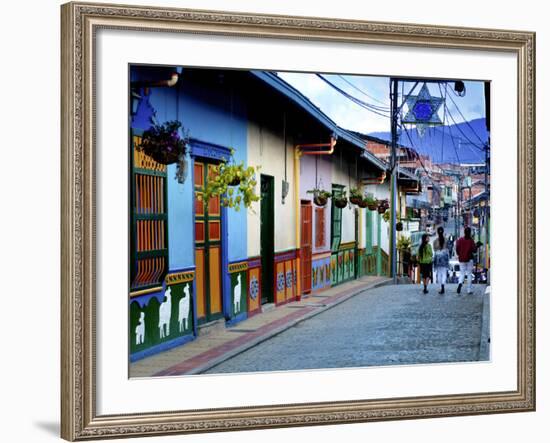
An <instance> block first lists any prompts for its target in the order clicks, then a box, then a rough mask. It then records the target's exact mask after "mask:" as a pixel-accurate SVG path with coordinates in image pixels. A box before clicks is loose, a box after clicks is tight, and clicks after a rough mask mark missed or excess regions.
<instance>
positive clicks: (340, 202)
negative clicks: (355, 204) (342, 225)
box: [332, 189, 348, 209]
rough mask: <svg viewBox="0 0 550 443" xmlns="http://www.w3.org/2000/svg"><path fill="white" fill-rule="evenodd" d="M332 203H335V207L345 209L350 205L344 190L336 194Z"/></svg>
mask: <svg viewBox="0 0 550 443" xmlns="http://www.w3.org/2000/svg"><path fill="white" fill-rule="evenodd" d="M332 201H333V202H334V206H336V207H337V208H340V209H342V208H345V207H346V205H347V204H348V198H347V197H346V191H345V190H343V189H342V191H340V192H338V193H334V194H333V195H332Z"/></svg>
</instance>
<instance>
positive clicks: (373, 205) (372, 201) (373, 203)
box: [365, 197, 378, 211]
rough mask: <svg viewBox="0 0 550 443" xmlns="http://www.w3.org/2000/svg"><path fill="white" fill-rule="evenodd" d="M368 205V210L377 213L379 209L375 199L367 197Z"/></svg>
mask: <svg viewBox="0 0 550 443" xmlns="http://www.w3.org/2000/svg"><path fill="white" fill-rule="evenodd" d="M365 201H366V203H367V208H369V211H376V209H377V208H378V201H377V200H376V199H375V198H374V197H367V198H366V199H365Z"/></svg>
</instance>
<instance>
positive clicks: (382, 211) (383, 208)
mask: <svg viewBox="0 0 550 443" xmlns="http://www.w3.org/2000/svg"><path fill="white" fill-rule="evenodd" d="M387 210H388V208H386V207H385V206H378V213H379V214H383V213H384V212H386V211H387Z"/></svg>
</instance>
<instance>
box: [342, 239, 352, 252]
mask: <svg viewBox="0 0 550 443" xmlns="http://www.w3.org/2000/svg"><path fill="white" fill-rule="evenodd" d="M355 243H356V242H354V241H351V242H347V243H341V244H340V251H343V250H344V249H353V248H355Z"/></svg>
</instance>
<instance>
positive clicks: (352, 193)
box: [349, 188, 363, 206]
mask: <svg viewBox="0 0 550 443" xmlns="http://www.w3.org/2000/svg"><path fill="white" fill-rule="evenodd" d="M349 201H350V202H351V203H352V204H354V205H357V206H359V204H360V203H361V202H362V201H363V194H362V193H361V191H360V190H359V189H357V188H350V190H349Z"/></svg>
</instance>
